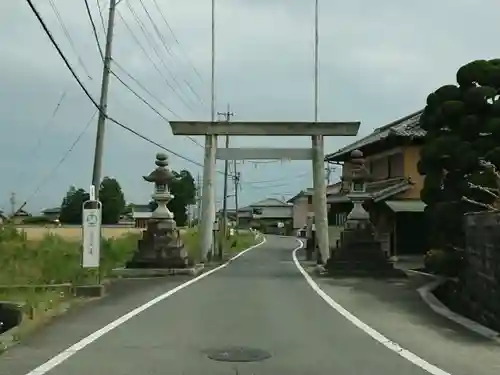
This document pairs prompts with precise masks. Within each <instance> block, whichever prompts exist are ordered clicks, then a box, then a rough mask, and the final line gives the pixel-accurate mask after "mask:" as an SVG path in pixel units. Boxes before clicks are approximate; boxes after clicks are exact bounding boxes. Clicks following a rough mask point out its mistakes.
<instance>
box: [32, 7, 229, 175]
mask: <svg viewBox="0 0 500 375" xmlns="http://www.w3.org/2000/svg"><path fill="white" fill-rule="evenodd" d="M26 2H27V3H28V5H29V7H30V8H31V10H32V12H33V14H34V15H35V16H36V18H37V20H38V22H39V23H40V25H41V26H42V29H43V30H44V32H45V33H46V34H47V37H48V38H49V39H50V41H51V43H52V45H53V46H54V48H55V49H56V51H57V52H58V54H59V56H60V57H61V59H62V60H63V61H64V64H65V65H66V67H67V68H68V70H69V71H70V73H71V75H72V76H73V78H74V79H75V80H76V82H77V83H78V85H79V86H80V88H81V89H82V91H83V92H84V93H85V95H86V96H87V97H88V99H89V100H90V101H91V103H92V104H93V105H94V107H96V109H97V110H98V111H99V112H101V113H103V111H102V109H101V108H100V106H99V104H98V103H97V102H96V100H95V99H94V98H93V97H92V95H91V94H90V92H89V91H88V89H87V88H86V87H85V85H84V84H83V83H82V81H81V79H80V78H79V77H78V75H77V74H76V72H75V70H74V69H73V67H72V66H71V64H70V62H69V61H68V59H67V58H66V56H65V54H64V52H63V51H62V50H61V48H60V47H59V45H58V44H57V42H56V40H55V39H54V37H53V35H52V33H51V32H50V30H49V29H48V27H47V25H46V23H45V21H44V20H43V18H42V16H41V15H40V13H39V12H38V10H37V9H36V7H35V6H34V4H33V1H32V0H26ZM103 114H104V115H105V116H106V118H107V119H108V120H109V121H111V122H113V123H114V124H116V125H118V126H119V127H121V128H122V129H125V130H126V131H128V132H129V133H132V134H134V135H135V136H137V137H139V138H141V139H143V140H145V141H146V142H149V143H151V144H153V145H155V146H157V147H159V148H161V149H162V150H165V151H167V152H169V153H170V154H172V155H175V156H177V157H178V158H180V159H183V160H185V161H187V162H190V163H192V164H195V165H197V166H199V167H203V164H202V163H200V162H197V161H195V160H193V159H190V158H188V157H186V156H184V155H182V154H179V153H178V152H175V151H173V150H170V149H168V148H167V147H165V146H163V145H161V144H159V143H158V142H156V141H153V140H152V139H150V138H148V137H146V136H145V135H143V134H141V133H139V132H137V131H136V130H134V129H132V128H130V127H128V126H126V125H124V124H122V123H121V122H119V121H117V120H115V119H114V118H112V117H111V116H108V115H107V114H105V113H103ZM216 172H218V173H219V174H224V172H223V171H220V170H216Z"/></svg>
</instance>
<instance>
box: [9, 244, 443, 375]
mask: <svg viewBox="0 0 500 375" xmlns="http://www.w3.org/2000/svg"><path fill="white" fill-rule="evenodd" d="M297 244H298V243H297V241H296V240H295V239H292V238H280V237H268V238H267V242H266V243H265V244H263V245H261V246H259V247H257V248H255V249H253V250H251V251H249V252H247V253H245V254H244V255H243V256H241V257H239V258H238V259H236V260H234V261H233V262H232V263H230V264H229V265H228V266H227V267H224V268H222V269H220V270H217V271H216V272H214V273H212V274H210V275H208V276H206V277H203V278H201V279H199V280H197V281H194V282H192V283H191V284H190V285H188V286H187V287H185V288H182V287H180V288H179V290H178V291H176V292H175V293H172V294H171V295H168V296H167V297H166V298H164V299H163V300H161V301H159V302H157V303H156V304H153V305H152V306H150V307H148V308H145V309H144V310H143V311H141V312H140V313H138V314H135V313H134V314H133V315H134V316H133V317H130V316H128V317H126V318H129V319H128V320H125V319H126V318H124V319H121V320H118V321H116V323H114V325H113V326H107V328H106V329H105V330H104V331H103V330H101V331H98V332H97V333H95V334H94V335H91V336H90V337H87V338H86V339H83V341H80V342H79V343H78V344H77V345H75V346H73V347H72V348H71V349H70V350H66V351H65V352H63V353H62V354H61V355H59V356H57V357H56V358H55V359H53V360H51V361H49V362H46V363H45V365H44V364H40V366H39V367H37V368H36V369H35V370H34V371H31V372H30V373H29V374H30V375H45V374H47V375H87V374H92V375H94V374H95V375H166V374H168V375H177V374H178V375H201V374H203V375H216V374H217V375H219V374H220V375H222V374H240V375H246V374H249V375H250V374H255V375H261V374H262V375H263V374H266V375H271V374H272V375H285V374H286V375H294V374H297V375H298V374H300V375H304V374H311V375H312V374H322V375H325V374H335V375H386V374H398V375H406V374H408V375H422V374H428V373H429V372H428V371H426V370H425V369H423V368H422V365H421V366H419V365H417V364H414V363H412V360H408V359H407V358H404V356H401V355H398V354H397V353H396V352H395V351H394V350H390V349H388V348H387V347H386V346H384V345H383V344H381V343H380V342H377V341H376V340H375V339H374V338H373V337H371V336H370V335H369V334H367V333H366V332H365V331H364V330H363V329H361V328H360V327H357V326H356V325H354V324H353V323H352V322H351V321H349V320H348V319H346V317H345V316H343V315H341V314H340V313H339V312H338V311H336V310H335V309H334V308H332V306H330V305H329V304H328V303H326V302H325V301H324V299H322V298H321V296H320V295H318V292H317V291H315V290H314V289H313V288H312V287H311V285H309V284H308V282H307V280H306V279H305V277H304V275H303V274H302V273H301V272H300V271H299V270H298V268H297V266H296V264H295V263H294V262H293V259H292V250H293V249H294V248H295V247H297ZM174 291H175V289H174ZM367 309H369V306H367ZM247 349H255V350H247ZM14 351H15V348H14ZM213 353H215V354H218V355H220V356H222V358H226V359H231V358H234V356H249V357H252V358H254V359H258V358H255V356H259V355H261V354H268V355H270V357H269V358H267V359H264V360H261V361H255V362H246V363H242V362H223V361H215V360H212V359H209V358H208V355H210V354H213ZM410 357H411V356H410ZM240 359H241V358H240ZM247 359H248V358H247ZM20 360H21V359H20ZM413 362H418V357H417V359H413ZM423 367H424V368H425V364H424V365H423ZM433 371H434V372H433V373H434V374H435V375H445V374H446V372H444V371H442V372H439V371H440V370H439V369H434V370H433ZM431 372H432V371H431ZM6 375H8V374H7V373H6Z"/></svg>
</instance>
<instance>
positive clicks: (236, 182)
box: [233, 160, 241, 229]
mask: <svg viewBox="0 0 500 375" xmlns="http://www.w3.org/2000/svg"><path fill="white" fill-rule="evenodd" d="M233 166H234V176H233V182H234V211H235V214H236V218H235V227H236V229H238V226H239V224H240V220H239V206H238V190H239V189H240V178H241V173H240V172H237V171H236V160H233Z"/></svg>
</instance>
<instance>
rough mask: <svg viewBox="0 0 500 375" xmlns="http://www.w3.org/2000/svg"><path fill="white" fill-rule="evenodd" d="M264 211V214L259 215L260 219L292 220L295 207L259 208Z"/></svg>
mask: <svg viewBox="0 0 500 375" xmlns="http://www.w3.org/2000/svg"><path fill="white" fill-rule="evenodd" d="M252 207H253V206H252ZM255 208H260V209H262V214H261V215H258V218H260V219H266V218H283V219H285V218H288V219H291V218H292V217H293V205H290V206H288V207H257V206H255Z"/></svg>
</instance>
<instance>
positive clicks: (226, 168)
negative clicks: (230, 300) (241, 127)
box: [217, 103, 234, 259]
mask: <svg viewBox="0 0 500 375" xmlns="http://www.w3.org/2000/svg"><path fill="white" fill-rule="evenodd" d="M217 114H218V115H219V116H224V117H225V119H226V122H229V121H231V116H234V113H232V112H231V106H230V105H229V103H228V104H227V111H226V112H217ZM226 148H229V136H228V135H226ZM228 175H229V160H227V159H226V160H224V191H223V194H224V198H223V200H222V218H223V219H222V241H221V246H220V247H219V258H220V259H222V252H223V246H222V244H223V243H224V240H225V239H226V237H227V182H228V181H227V179H228Z"/></svg>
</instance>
